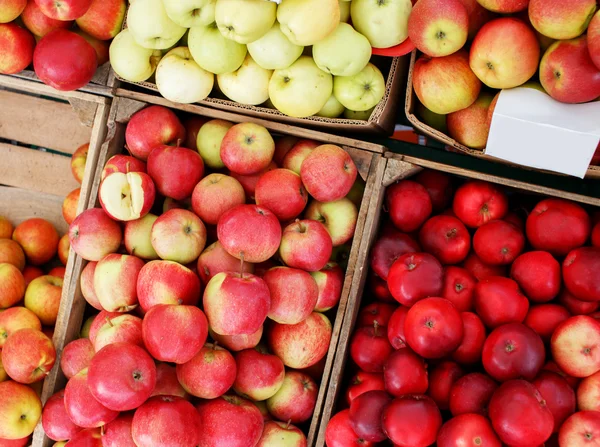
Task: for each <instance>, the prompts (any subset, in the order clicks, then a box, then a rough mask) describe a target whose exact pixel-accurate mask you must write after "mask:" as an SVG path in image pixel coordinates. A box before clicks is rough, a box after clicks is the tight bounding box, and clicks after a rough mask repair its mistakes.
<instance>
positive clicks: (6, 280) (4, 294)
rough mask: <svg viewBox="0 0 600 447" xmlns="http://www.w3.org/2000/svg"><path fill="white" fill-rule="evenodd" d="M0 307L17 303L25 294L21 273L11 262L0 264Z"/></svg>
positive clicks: (3, 307)
mask: <svg viewBox="0 0 600 447" xmlns="http://www.w3.org/2000/svg"><path fill="white" fill-rule="evenodd" d="M0 279H1V281H0V308H2V309H5V308H7V307H10V306H14V305H15V304H17V303H18V302H19V301H20V300H21V299H22V298H23V295H24V294H25V279H24V278H23V274H22V273H21V272H20V271H19V269H18V268H16V267H15V266H14V265H12V264H8V263H2V264H0Z"/></svg>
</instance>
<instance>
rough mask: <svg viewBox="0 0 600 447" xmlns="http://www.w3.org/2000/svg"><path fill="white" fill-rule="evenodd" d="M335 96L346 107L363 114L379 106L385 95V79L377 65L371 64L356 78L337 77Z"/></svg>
mask: <svg viewBox="0 0 600 447" xmlns="http://www.w3.org/2000/svg"><path fill="white" fill-rule="evenodd" d="M333 94H334V95H335V97H336V98H337V100H338V101H339V102H341V103H342V104H343V105H344V107H346V108H347V109H350V110H354V111H357V112H361V111H364V110H369V109H371V108H373V107H375V106H376V105H377V103H379V101H381V99H382V98H383V95H384V94H385V79H384V78H383V75H382V74H381V71H379V68H377V67H376V66H375V65H373V64H371V63H369V64H367V66H366V67H365V68H364V69H363V70H362V71H361V72H360V73H358V74H356V75H354V76H336V77H335V78H334V79H333Z"/></svg>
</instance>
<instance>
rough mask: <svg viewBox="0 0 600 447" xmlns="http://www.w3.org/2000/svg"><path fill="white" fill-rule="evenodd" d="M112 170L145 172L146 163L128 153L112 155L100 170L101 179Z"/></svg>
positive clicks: (125, 172)
mask: <svg viewBox="0 0 600 447" xmlns="http://www.w3.org/2000/svg"><path fill="white" fill-rule="evenodd" d="M113 172H122V173H124V174H127V173H128V172H146V163H144V162H143V161H142V160H138V159H137V158H135V157H131V156H129V155H122V154H118V155H114V156H112V157H110V158H109V159H108V161H107V162H106V165H104V169H103V170H102V176H101V180H104V179H105V178H106V177H107V176H108V175H110V174H112V173H113Z"/></svg>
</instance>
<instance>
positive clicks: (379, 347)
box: [350, 324, 393, 373]
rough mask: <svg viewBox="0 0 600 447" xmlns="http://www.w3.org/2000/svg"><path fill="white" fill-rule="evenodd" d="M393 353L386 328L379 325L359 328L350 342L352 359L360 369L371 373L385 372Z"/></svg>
mask: <svg viewBox="0 0 600 447" xmlns="http://www.w3.org/2000/svg"><path fill="white" fill-rule="evenodd" d="M392 352H393V348H392V345H391V344H390V341H389V340H388V337H387V334H386V331H385V328H380V327H379V326H378V325H377V324H374V325H373V326H371V327H361V328H358V329H357V330H356V331H355V332H354V334H353V335H352V339H351V340H350V357H351V358H352V360H353V361H354V363H356V364H357V365H358V367H359V368H360V369H362V370H363V371H366V372H369V373H375V372H377V373H380V372H383V370H384V366H385V363H386V362H387V360H388V358H389V357H390V355H391V354H392Z"/></svg>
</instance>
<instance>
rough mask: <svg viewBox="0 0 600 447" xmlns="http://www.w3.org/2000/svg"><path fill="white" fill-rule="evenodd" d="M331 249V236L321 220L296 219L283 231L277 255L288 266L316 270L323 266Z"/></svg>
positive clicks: (327, 260) (329, 256) (329, 255)
mask: <svg viewBox="0 0 600 447" xmlns="http://www.w3.org/2000/svg"><path fill="white" fill-rule="evenodd" d="M332 251H333V243H332V242H331V236H330V235H329V232H328V231H327V228H325V225H323V224H322V223H321V222H317V221H316V220H310V219H307V220H298V221H296V222H294V223H292V224H290V225H288V226H287V227H285V229H284V231H283V235H282V237H281V245H280V247H279V255H280V256H281V259H282V260H283V262H285V264H286V265H287V266H289V267H294V268H299V269H303V270H307V271H309V272H316V271H318V270H321V269H322V268H323V267H325V264H327V262H329V258H331V253H332Z"/></svg>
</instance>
